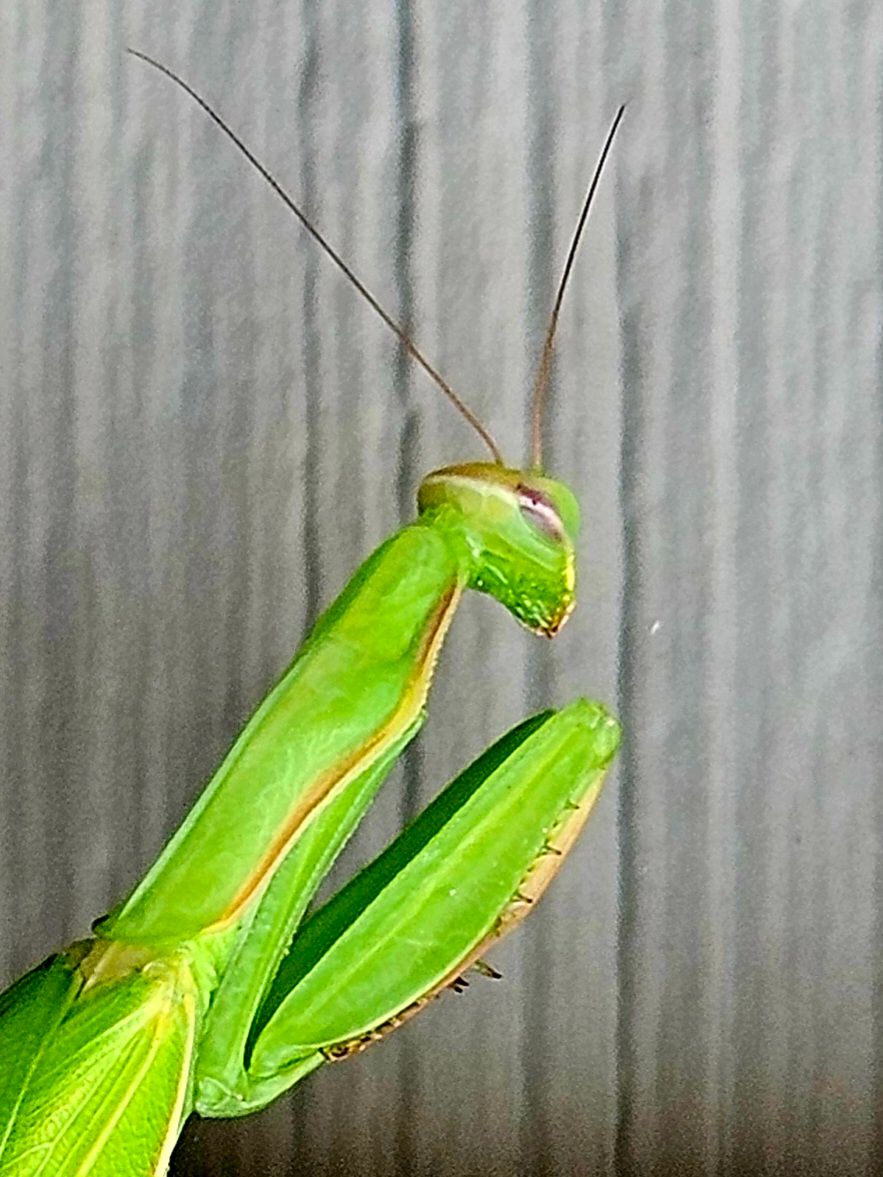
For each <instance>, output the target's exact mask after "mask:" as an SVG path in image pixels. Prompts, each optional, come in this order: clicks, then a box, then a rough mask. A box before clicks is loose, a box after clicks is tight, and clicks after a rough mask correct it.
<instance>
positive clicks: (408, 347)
mask: <svg viewBox="0 0 883 1177" xmlns="http://www.w3.org/2000/svg"><path fill="white" fill-rule="evenodd" d="M126 52H127V53H130V54H131V55H132V57H138V58H140V59H141V61H144V62H146V63H147V64H148V65H151V66H153V68H154V69H157V70H159V72H160V73H161V74H165V76H166V77H167V78H170V79H171V81H173V82H174V83H175V84H176V85H177V86H180V87H181V89H182V90H183V91H184V92H185V93H186V94H189V95H190V97H191V98H192V99H193V101H194V102H196V103H197V105H198V106H201V107H202V109H203V110H204V111H205V113H206V114H207V115H208V116H209V118H210V119H211V120H212V121H213V122H214V123H215V124H216V125H217V126H218V127H220V129H221V130H222V131H223V132H224V134H225V135H226V136H227V138H228V139H229V140H230V141H231V143H233V145H234V146H235V147H237V148H238V149H239V151H240V152H241V153H242V154H243V155H244V156H245V158H246V159H247V160H248V162H249V163H250V164H251V166H252V167H253V168H254V169H255V171H256V172H257V173H258V174H259V175H260V176H262V177H263V179H264V180H266V182H267V183H268V184H269V185H270V187H271V188H272V189H273V191H274V192H275V193H276V195H277V196H278V197H279V199H280V200H281V201H282V203H283V204H284V205H285V207H286V208H287V209H288V210H289V212H292V213H294V215H295V216H296V217H297V219H298V220H299V221H300V223H301V224H302V225H303V227H304V228H305V229H306V231H307V232H308V233H309V234H310V236H311V237H312V238H313V240H314V241H315V242H316V243H317V244H318V245H319V247H320V248H321V249H322V250H323V251H324V252H325V253H326V254H327V255H328V257H330V258H331V260H332V261H333V262H334V264H335V265H336V266H337V267H338V269H340V270H342V271H343V273H344V275H345V276H346V277H347V278H348V279H349V281H350V282H351V284H352V285H353V286H354V287H355V288H356V290H358V292H359V294H361V296H362V297H363V298H364V299H365V301H366V302H367V303H368V305H369V306H370V307H372V308H373V309H374V310H375V311H376V313H377V314H378V315H379V316H380V318H381V319H382V320H383V321H384V323H385V324H386V325H387V327H389V329H390V331H392V332H393V334H394V335H395V336H396V338H397V339H398V341H399V343H401V345H402V347H404V349H405V351H406V352H407V353H408V355H410V356H411V358H412V359H414V360H416V361H417V363H418V364H419V365H420V367H421V368H423V370H424V371H425V372H427V373H428V375H429V376H430V378H431V379H432V380H433V381H434V382H435V384H436V385H437V386H438V387H439V388H440V389H441V391H442V392H443V393H444V394H445V396H446V397H447V398H448V400H449V401H450V402H451V404H452V405H453V406H454V408H455V409H456V410H457V412H458V413H460V414H461V416H463V417H465V418H466V420H467V421H468V422H469V424H470V425H471V426H472V428H473V429H474V430H475V432H476V433H477V434H478V435H479V437H480V438H481V440H482V441H483V442H484V444H485V445H486V446H487V447H488V449H489V450H490V451H491V453H492V454H493V457H494V461H495V462H497V464H498V465H501V466H502V465H504V463H503V455H502V454H501V453H500V448H499V446H498V445H497V443H496V441H494V438H493V435H492V434H491V433H490V431H489V430H488V429H487V428H486V427H485V426H484V425H483V424H482V423H481V421H480V420H479V419H478V417H476V415H475V413H473V411H472V410H471V409H470V408H469V406H468V405H467V404H466V403H465V402H464V401H463V400H461V399H460V397H459V396H458V395H457V393H456V392H454V390H453V388H451V386H450V384H448V382H447V380H445V379H444V377H443V376H442V375H441V374H440V373H439V372H438V371H437V370H436V369H435V368H434V367H433V365H432V364H430V362H429V360H427V359H426V357H425V356H424V355H423V353H422V352H421V351H420V350H419V349H418V347H417V346H416V344H415V343H413V342H412V340H411V339H410V337H409V336H408V333H407V332H406V331H405V329H404V328H403V327H401V326H400V325H399V324H398V323H397V322H396V321H395V319H394V318H393V317H392V316H391V315H390V314H388V313H387V312H386V311H385V310H384V309H383V307H382V306H381V305H380V303H379V302H378V301H377V299H376V298H375V297H374V295H373V294H372V293H371V291H370V290H369V289H368V288H367V286H365V284H364V282H362V281H361V280H360V279H359V278H357V277H356V275H355V274H354V273H353V271H352V270H351V269H350V267H349V266H348V265H347V264H346V262H345V261H344V260H343V258H342V257H341V256H340V254H339V253H338V252H337V250H336V249H334V248H333V247H332V246H331V245H329V243H328V242H327V241H326V240H325V238H324V237H323V236H322V234H321V233H320V232H319V230H318V229H317V228H316V227H315V225H313V224H312V223H311V221H310V220H309V219H308V217H307V215H306V213H304V212H303V211H302V210H301V209H300V208H299V207H298V205H297V204H296V203H295V202H294V200H293V198H292V197H291V196H289V194H288V193H287V192H286V191H285V189H284V188H283V187H282V185H281V184H280V183H279V181H278V180H277V179H276V178H275V176H274V175H273V174H272V173H271V172H270V171H269V169H268V168H266V167H264V165H263V164H262V163H261V161H260V160H259V159H258V158H257V156H255V155H254V153H253V152H252V151H251V150H249V148H248V147H246V145H245V143H243V141H242V140H241V139H240V138H239V136H238V135H237V134H236V132H235V131H234V130H233V129H232V128H231V127H228V126H227V124H226V123H225V122H224V120H223V119H222V118H221V116H220V115H219V114H218V113H217V112H216V111H215V110H213V108H212V107H211V106H210V105H209V104H208V102H207V101H206V100H205V99H204V98H203V97H202V95H201V94H198V93H197V91H196V90H194V89H193V87H192V86H190V85H189V84H188V83H187V82H185V81H184V79H183V78H181V77H179V76H178V75H177V74H176V73H175V72H174V71H173V70H171V69H169V67H168V66H166V65H163V64H162V62H161V61H156V60H155V59H154V58H152V57H148V56H147V54H146V53H141V52H140V51H139V50H137V49H128V50H127V51H126Z"/></svg>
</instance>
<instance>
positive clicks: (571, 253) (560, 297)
mask: <svg viewBox="0 0 883 1177" xmlns="http://www.w3.org/2000/svg"><path fill="white" fill-rule="evenodd" d="M624 114H625V105H622V106H620V108H619V110H618V111H617V112H616V116H615V117H614V119H613V122H612V124H611V126H610V130H609V131H608V132H607V138H606V139H605V140H604V146H603V148H602V149H601V154H600V156H599V157H598V164H597V166H596V168H595V173H594V175H593V176H592V181H591V183H590V184H589V190H588V192H587V193H586V198H585V200H584V201H583V207H582V211H581V212H580V214H579V220H578V221H577V223H576V229H575V231H574V234H573V239H572V240H571V242H570V249H569V250H568V252H567V261H566V262H565V263H564V271H563V273H562V275H561V281H560V282H559V283H558V293H557V294H556V295H555V305H554V306H553V307H552V315H551V318H550V319H549V326H548V329H547V331H546V338H545V339H544V341H543V352H542V355H541V356H540V364H539V367H538V368H537V375H536V380H535V381H534V386H533V411H532V413H531V423H532V428H531V464H532V466H533V468H534V469H535V470H540V469H542V462H543V409H544V408H545V404H546V394H547V392H548V390H549V376H550V375H551V367H552V348H553V346H554V344H555V331H556V328H557V327H558V316H559V315H560V313H561V304H562V302H563V301H564V291H565V288H566V287H567V281H568V279H569V278H570V271H571V270H572V269H573V262H574V259H575V257H576V251H577V249H578V248H579V242H580V237H581V236H582V232H583V229H584V227H585V224H586V220H587V219H588V216H589V209H590V208H591V207H592V200H593V199H594V196H595V191H596V189H597V187H598V183H599V181H600V179H601V173H602V172H603V171H604V164H605V163H606V162H607V156H608V155H609V153H610V148H611V147H612V146H613V140H614V138H615V136H616V132H617V129H618V128H619V124H620V123H621V122H622V116H623V115H624Z"/></svg>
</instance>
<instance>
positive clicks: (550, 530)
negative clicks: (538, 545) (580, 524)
mask: <svg viewBox="0 0 883 1177" xmlns="http://www.w3.org/2000/svg"><path fill="white" fill-rule="evenodd" d="M516 494H517V495H518V506H519V509H520V510H521V515H522V518H524V519H526V520H527V521H528V522H529V523H530V524H531V525H532V526H533V527H535V528H536V529H537V531H539V532H540V533H541V534H542V535H544V536H546V538H547V539H551V540H560V539H562V538H563V536H564V524H563V523H562V521H561V516H560V515H559V514H558V511H557V509H556V507H555V504H554V503H553V502H552V500H551V499H550V498H549V497H548V495H545V494H543V492H542V491H541V490H537V489H536V488H535V487H532V486H525V485H523V484H522V485H521V486H519V487H518V488H517V491H516Z"/></svg>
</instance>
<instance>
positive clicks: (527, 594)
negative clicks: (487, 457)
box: [417, 462, 579, 637]
mask: <svg viewBox="0 0 883 1177" xmlns="http://www.w3.org/2000/svg"><path fill="white" fill-rule="evenodd" d="M417 503H418V507H419V509H420V513H421V514H423V513H424V512H433V513H435V512H440V513H443V514H444V515H445V517H446V519H447V521H449V523H450V526H452V527H453V528H455V529H456V530H457V531H458V532H460V534H461V535H462V536H463V537H464V539H465V542H466V545H467V547H468V549H469V554H470V557H471V566H472V574H471V578H470V587H471V588H474V589H478V590H479V591H480V592H485V593H490V595H491V596H493V597H496V598H497V600H498V601H500V603H501V604H503V605H505V606H506V608H507V609H508V610H509V611H510V612H511V613H512V614H513V615H514V616H515V617H516V618H517V619H518V620H519V621H520V622H521V623H522V624H523V625H526V626H527V628H528V629H530V630H532V631H533V632H534V633H540V634H545V635H546V636H547V637H554V636H555V634H556V633H557V632H558V630H559V629H560V628H561V626H562V625H563V624H564V622H565V621H566V620H567V618H568V616H569V615H570V612H571V610H572V609H573V604H574V582H575V573H574V549H575V543H576V535H577V531H578V530H579V506H578V505H577V501H576V497H575V496H574V494H573V492H572V491H571V490H570V489H569V488H568V487H567V486H565V485H564V483H563V482H555V481H554V480H553V479H551V478H545V477H543V475H541V474H539V473H537V472H535V471H532V470H531V471H525V470H514V469H511V468H509V467H506V466H500V465H498V464H497V463H495V462H470V463H466V464H464V465H462V466H448V467H446V468H445V469H443V470H435V471H434V472H433V473H432V474H429V475H427V477H426V478H424V480H423V482H422V483H421V484H420V490H419V492H418V496H417Z"/></svg>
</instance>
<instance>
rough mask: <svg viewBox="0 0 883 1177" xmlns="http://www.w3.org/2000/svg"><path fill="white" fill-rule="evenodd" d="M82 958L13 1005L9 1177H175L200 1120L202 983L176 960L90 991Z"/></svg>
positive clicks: (1, 1094)
mask: <svg viewBox="0 0 883 1177" xmlns="http://www.w3.org/2000/svg"><path fill="white" fill-rule="evenodd" d="M76 955H77V950H76V949H75V950H74V952H73V953H71V954H64V955H61V956H58V957H55V958H53V959H52V960H51V961H49V962H48V963H47V964H45V965H41V966H40V967H39V968H37V969H35V970H33V971H32V972H31V973H29V974H28V975H27V976H26V977H24V978H22V980H21V981H20V982H19V983H18V984H17V985H16V986H15V987H14V988H13V989H11V990H9V992H8V993H7V994H5V996H4V1005H6V1006H7V1009H6V1010H5V1011H2V1012H6V1013H7V1014H8V1016H7V1017H4V1018H3V1019H2V1022H0V1024H2V1026H3V1041H2V1042H0V1052H2V1057H3V1060H4V1067H5V1068H6V1073H5V1074H4V1075H3V1079H2V1088H0V1110H2V1112H3V1114H4V1116H6V1114H7V1113H8V1121H6V1126H5V1129H4V1134H3V1136H2V1137H0V1174H4V1175H8V1177H13V1175H14V1177H44V1175H45V1177H50V1175H51V1177H80V1175H81V1174H84V1173H89V1174H90V1175H91V1177H144V1175H145V1174H161V1173H165V1171H166V1167H167V1165H168V1160H169V1156H170V1155H171V1151H172V1148H173V1147H174V1143H175V1141H176V1140H177V1137H178V1132H179V1130H180V1126H181V1123H182V1122H183V1119H184V1116H185V1115H186V1114H187V1112H188V1111H189V1098H190V1090H189V1085H190V1072H191V1066H192V1056H193V1046H194V1038H195V1025H196V991H195V987H194V983H193V978H192V976H191V975H190V972H189V969H188V967H187V964H186V961H184V959H183V958H181V959H176V958H170V959H169V960H167V961H163V962H157V963H156V964H154V965H151V966H148V967H147V968H145V969H143V970H141V971H140V972H136V973H132V974H130V975H129V977H128V978H126V980H125V981H123V982H104V983H98V984H96V985H95V986H94V988H92V989H86V988H85V987H84V985H83V982H82V977H81V976H80V974H79V972H78V969H79V961H77V960H76ZM75 999H76V1000H75Z"/></svg>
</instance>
